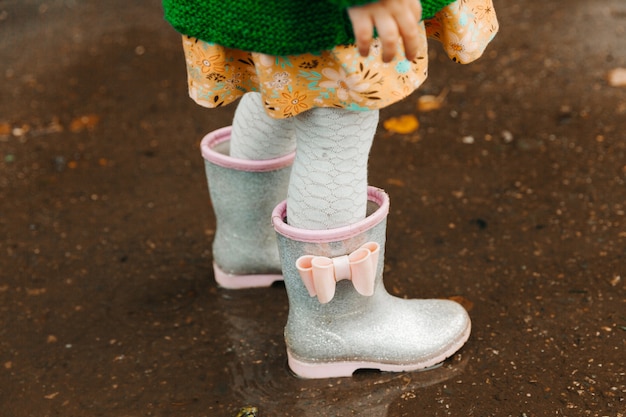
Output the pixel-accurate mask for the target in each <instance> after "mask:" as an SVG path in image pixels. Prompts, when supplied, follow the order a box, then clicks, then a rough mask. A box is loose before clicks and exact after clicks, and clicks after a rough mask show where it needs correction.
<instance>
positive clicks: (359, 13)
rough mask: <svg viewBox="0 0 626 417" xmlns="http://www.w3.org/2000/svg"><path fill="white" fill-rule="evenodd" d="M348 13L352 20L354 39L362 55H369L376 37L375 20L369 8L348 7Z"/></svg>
mask: <svg viewBox="0 0 626 417" xmlns="http://www.w3.org/2000/svg"><path fill="white" fill-rule="evenodd" d="M348 15H349V16H350V21H351V22H352V30H353V31H354V39H355V41H356V45H357V48H358V50H359V53H360V54H361V56H367V55H369V52H370V45H371V44H372V39H373V38H374V22H373V21H372V17H371V15H370V14H369V13H368V12H367V10H365V9H363V8H361V7H353V8H350V9H348Z"/></svg>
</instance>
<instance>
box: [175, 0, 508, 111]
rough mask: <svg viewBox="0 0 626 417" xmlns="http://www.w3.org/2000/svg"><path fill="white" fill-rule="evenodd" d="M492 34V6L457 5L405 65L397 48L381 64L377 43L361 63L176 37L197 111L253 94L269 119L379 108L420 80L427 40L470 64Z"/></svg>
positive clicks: (480, 0)
mask: <svg viewBox="0 0 626 417" xmlns="http://www.w3.org/2000/svg"><path fill="white" fill-rule="evenodd" d="M497 31H498V21H497V19H496V15H495V12H494V9H493V4H492V0H457V1H456V2H454V3H451V4H450V5H448V6H446V7H445V8H444V9H442V10H441V11H440V12H439V13H437V15H436V16H435V17H433V18H432V19H429V20H426V21H424V22H421V23H420V32H421V36H420V42H421V45H420V48H419V50H420V51H421V54H419V56H418V57H417V58H415V59H414V60H412V61H408V60H406V59H405V58H404V52H403V50H402V45H401V43H398V54H396V57H395V58H394V60H393V61H391V62H388V63H384V62H383V61H382V56H381V55H382V54H381V45H380V42H378V41H377V40H376V41H374V43H373V45H372V47H371V50H370V54H369V55H368V56H367V57H362V56H360V55H359V53H358V50H357V48H356V46H355V45H345V46H337V47H335V48H333V49H332V50H329V51H323V52H320V53H318V54H302V55H292V56H270V55H265V54H261V53H255V52H245V51H241V50H238V49H230V48H224V47H222V46H220V45H216V44H212V43H207V42H203V41H201V40H198V39H195V38H190V37H187V36H183V49H184V52H185V60H186V64H187V75H188V85H189V95H190V96H191V98H192V99H193V100H194V101H196V103H198V104H200V105H201V106H204V107H209V108H215V107H221V106H224V105H226V104H229V103H232V102H233V101H235V100H237V99H238V98H240V97H241V96H242V95H243V94H245V93H247V92H251V91H255V92H260V93H261V94H262V96H263V99H264V102H265V109H266V111H267V113H268V114H269V115H270V116H272V117H274V118H287V117H292V116H295V115H297V114H298V113H301V112H303V111H306V110H308V109H311V108H314V107H336V108H345V109H348V110H353V111H367V110H374V109H381V108H384V107H387V106H389V105H390V104H393V103H395V102H397V101H399V100H401V99H403V98H405V97H407V96H408V95H409V94H411V93H412V92H413V91H414V90H415V89H417V88H418V87H419V86H420V85H421V84H422V83H423V82H424V80H425V79H426V76H427V73H428V54H427V47H428V45H427V38H428V37H430V38H434V39H437V40H439V41H440V42H441V43H442V45H443V48H444V50H445V51H446V53H447V54H448V56H449V57H450V58H451V59H452V60H454V61H456V62H459V63H469V62H471V61H474V60H475V59H477V58H479V57H480V56H481V55H482V53H483V51H484V50H485V48H486V47H487V45H488V44H489V42H490V41H491V40H492V39H493V37H494V36H495V34H496V32H497Z"/></svg>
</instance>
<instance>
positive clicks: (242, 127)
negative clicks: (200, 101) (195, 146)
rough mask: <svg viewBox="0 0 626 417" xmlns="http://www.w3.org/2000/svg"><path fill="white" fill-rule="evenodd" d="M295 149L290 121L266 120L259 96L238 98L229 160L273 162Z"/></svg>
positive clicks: (291, 122) (252, 95)
mask: <svg viewBox="0 0 626 417" xmlns="http://www.w3.org/2000/svg"><path fill="white" fill-rule="evenodd" d="M295 147H296V142H295V138H294V135H293V121H292V120H290V119H273V118H272V117H270V116H269V115H268V114H267V113H266V112H265V109H264V107H263V99H262V98H261V94H260V93H247V94H245V95H244V96H243V97H242V98H241V100H240V102H239V105H238V106H237V110H236V111H235V117H234V120H233V130H232V136H231V143H230V156H231V157H233V158H238V159H250V160H266V159H273V158H278V157H280V156H283V155H286V154H288V153H290V152H293V151H294V149H295Z"/></svg>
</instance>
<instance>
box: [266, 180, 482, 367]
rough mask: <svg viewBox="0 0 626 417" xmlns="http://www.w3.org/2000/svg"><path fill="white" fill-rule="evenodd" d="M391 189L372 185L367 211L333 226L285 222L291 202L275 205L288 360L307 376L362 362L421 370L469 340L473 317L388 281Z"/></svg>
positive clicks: (453, 351)
mask: <svg viewBox="0 0 626 417" xmlns="http://www.w3.org/2000/svg"><path fill="white" fill-rule="evenodd" d="M388 211H389V198H388V196H387V194H386V193H385V192H384V191H382V190H380V189H377V188H373V187H369V188H368V211H367V213H368V214H367V217H366V218H365V219H364V220H362V221H360V222H357V223H355V224H353V225H350V226H347V227H340V228H336V229H330V230H303V229H298V228H295V227H292V226H290V225H288V224H287V222H286V218H285V216H286V212H287V211H286V202H283V203H281V204H279V205H278V206H277V207H276V208H275V209H274V211H273V213H272V222H273V224H274V228H275V229H276V231H277V234H278V246H279V251H280V254H281V259H282V262H283V275H284V278H285V286H286V288H287V294H288V298H289V317H288V321H287V326H286V327H285V342H286V346H287V356H288V362H289V367H290V368H291V370H292V371H293V372H294V373H295V374H296V375H298V376H300V377H303V378H330V377H347V376H351V375H352V373H353V372H354V371H356V370H357V369H378V370H381V371H391V372H402V371H415V370H419V369H424V368H429V367H432V366H434V365H436V364H438V363H440V362H442V361H443V360H444V359H446V358H448V357H449V356H451V355H453V354H454V353H455V352H456V351H457V350H459V349H460V348H461V346H463V344H464V343H465V342H466V341H467V339H468V337H469V335H470V328H471V325H470V319H469V316H468V314H467V312H466V311H465V310H464V309H463V307H461V306H460V305H459V304H457V303H455V302H453V301H449V300H443V299H433V300H405V299H401V298H397V297H394V296H392V295H390V294H389V293H387V291H386V290H385V287H384V285H383V280H382V278H383V277H382V272H383V264H384V261H383V259H384V246H385V245H384V244H385V231H386V218H387V213H388Z"/></svg>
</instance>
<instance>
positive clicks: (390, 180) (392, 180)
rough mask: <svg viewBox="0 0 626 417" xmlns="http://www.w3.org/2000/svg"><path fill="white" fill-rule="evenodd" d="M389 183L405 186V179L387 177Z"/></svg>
mask: <svg viewBox="0 0 626 417" xmlns="http://www.w3.org/2000/svg"><path fill="white" fill-rule="evenodd" d="M387 184H389V185H396V186H398V187H404V181H402V180H399V179H397V178H387Z"/></svg>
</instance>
